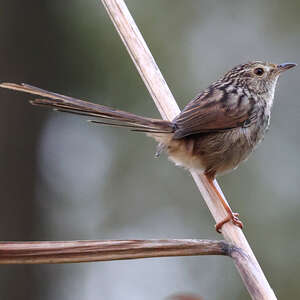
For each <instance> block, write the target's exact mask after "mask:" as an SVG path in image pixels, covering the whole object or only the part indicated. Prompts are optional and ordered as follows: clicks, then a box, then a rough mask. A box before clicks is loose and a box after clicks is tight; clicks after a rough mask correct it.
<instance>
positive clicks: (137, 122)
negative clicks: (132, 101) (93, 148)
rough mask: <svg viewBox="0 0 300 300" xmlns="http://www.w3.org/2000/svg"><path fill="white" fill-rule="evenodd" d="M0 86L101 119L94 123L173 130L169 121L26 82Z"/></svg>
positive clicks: (37, 102) (142, 129)
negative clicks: (48, 89) (59, 92)
mask: <svg viewBox="0 0 300 300" xmlns="http://www.w3.org/2000/svg"><path fill="white" fill-rule="evenodd" d="M0 87H2V88H6V89H10V90H15V91H21V92H25V93H29V94H33V95H38V96H41V97H45V99H44V98H41V99H40V98H38V99H34V100H32V101H30V103H31V104H33V105H37V106H44V107H51V108H53V109H55V110H57V111H62V112H68V113H73V114H78V115H84V116H88V117H95V118H100V119H102V120H101V121H100V120H99V121H98V120H90V121H91V122H93V123H96V124H103V125H110V126H117V127H126V128H129V129H131V130H133V131H139V132H146V133H172V132H174V128H173V125H172V123H171V122H169V121H165V120H160V119H152V118H146V117H142V116H138V115H135V114H132V113H129V112H125V111H122V110H117V109H113V108H111V107H108V106H103V105H99V104H96V103H91V102H87V101H84V100H79V99H75V98H72V97H68V96H64V95H60V94H57V93H53V92H49V91H46V90H43V89H40V88H37V87H34V86H31V85H28V84H24V83H23V84H15V83H2V84H0ZM104 120H110V121H104Z"/></svg>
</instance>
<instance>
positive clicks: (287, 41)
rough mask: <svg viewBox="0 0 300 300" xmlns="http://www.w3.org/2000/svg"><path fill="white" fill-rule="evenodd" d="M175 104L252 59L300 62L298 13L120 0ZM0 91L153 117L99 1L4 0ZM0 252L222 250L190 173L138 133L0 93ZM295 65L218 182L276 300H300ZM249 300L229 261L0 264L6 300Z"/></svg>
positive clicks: (279, 4) (263, 5) (280, 8)
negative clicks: (193, 298)
mask: <svg viewBox="0 0 300 300" xmlns="http://www.w3.org/2000/svg"><path fill="white" fill-rule="evenodd" d="M126 2H127V5H128V7H129V9H130V10H131V12H132V14H133V16H134V18H135V20H136V22H137V24H138V26H139V28H140V29H141V31H142V33H143V35H144V38H145V39H146V41H147V43H148V45H149V47H150V49H151V51H152V53H153V55H154V57H155V59H156V60H157V63H158V65H159V66H160V68H161V70H162V72H163V74H164V76H165V78H166V81H167V82H168V84H169V86H170V88H171V90H172V91H173V93H174V95H175V98H176V99H177V101H178V103H179V104H180V106H181V107H183V106H184V105H185V104H186V103H187V102H188V101H189V100H190V99H191V98H192V97H193V96H194V95H195V94H196V93H197V92H198V91H199V90H201V89H202V88H205V87H206V86H207V85H208V84H209V83H210V82H211V81H213V80H215V79H217V78H218V77H219V76H220V75H221V74H223V73H224V72H226V71H227V70H228V69H230V68H231V67H233V66H234V65H236V64H239V63H243V62H246V61H248V60H253V59H255V60H256V59H258V60H268V61H271V62H274V63H282V62H286V61H292V62H298V63H299V62H300V51H299V47H300V34H299V32H300V19H299V10H300V2H299V1H297V0H294V1H293V0H286V1H284V2H283V1H279V0H276V1H271V0H269V1H267V0H264V1H262V0H255V1H233V0H228V1H212V0H205V1H204V0H203V1H181V0H164V1H161V0H152V1H145V0H144V1H141V0H128V1H126ZM0 34H1V43H0V62H1V63H0V66H1V68H0V80H1V81H13V82H26V83H30V84H33V85H36V86H39V87H42V88H45V89H48V90H51V91H56V92H59V93H63V94H67V95H71V96H74V97H78V98H83V99H89V100H91V101H94V102H97V103H102V104H106V105H110V106H113V107H118V108H121V109H124V110H128V111H131V112H134V113H139V114H143V115H147V116H150V117H151V116H152V117H158V116H159V115H158V112H157V110H156V108H155V106H154V104H153V102H152V100H151V98H150V96H149V94H148V92H147V90H146V88H145V86H144V84H143V82H142V80H141V79H140V77H139V75H138V74H137V71H136V70H135V67H134V65H133V63H132V62H131V60H130V58H129V56H128V54H127V53H126V50H125V48H124V46H123V45H122V43H121V40H120V38H119V37H118V35H117V33H116V31H115V29H114V28H113V26H112V24H111V21H110V20H109V18H108V16H107V14H106V12H105V10H104V8H103V6H102V4H101V3H99V1H98V0H85V1H83V0H81V1H80V0H73V1H59V0H51V1H50V0H47V1H46V0H45V1H41V0H36V1H34V0H28V1H17V0H10V1H4V0H2V1H0ZM0 98H1V111H0V153H1V155H0V166H1V167H0V195H1V211H0V220H1V227H0V240H72V239H132V238H135V239H138V238H140V239H148V238H209V239H220V238H222V237H221V236H220V235H218V234H217V233H216V232H215V231H214V221H213V219H212V217H211V215H210V213H209V212H208V209H207V207H206V206H205V204H204V202H203V200H202V198H201V196H200V194H199V192H198V190H197V188H196V186H195V184H194V182H193V180H192V179H191V177H190V175H189V174H188V173H187V172H186V171H184V170H182V169H179V168H176V167H175V166H173V165H172V164H171V163H170V162H169V161H168V160H167V158H166V157H165V156H162V157H161V158H159V159H155V158H154V152H155V143H154V142H153V141H152V140H150V139H147V138H145V137H144V136H143V134H137V133H128V132H127V131H126V130H122V129H116V128H107V127H101V126H95V125H91V124H88V123H87V122H85V120H84V118H82V117H77V116H72V115H67V114H60V113H54V112H49V111H46V110H43V109H40V108H34V107H32V106H30V105H29V104H28V101H27V100H28V99H29V98H30V97H28V96H27V95H23V94H17V93H14V92H10V91H6V90H1V91H0ZM299 115H300V102H299V69H295V70H293V71H291V72H287V73H286V74H284V76H282V78H281V79H280V80H279V86H278V88H277V92H276V99H275V106H274V109H273V115H272V121H271V129H270V131H269V132H268V134H267V136H266V138H265V140H264V142H263V143H262V144H261V146H260V147H259V148H258V149H257V151H256V152H255V153H254V155H252V156H251V158H250V159H249V160H248V161H247V162H246V163H244V164H242V166H241V167H240V168H239V169H238V170H237V171H235V172H233V173H231V174H228V175H226V176H224V177H222V178H220V179H219V182H220V184H221V186H222V188H223V191H224V193H225V194H226V195H227V198H228V200H229V201H230V203H231V205H232V207H233V208H234V210H236V211H239V212H240V215H241V218H242V220H243V221H244V223H245V230H244V232H245V234H246V236H247V237H248V239H249V242H250V244H251V245H252V247H253V250H254V252H255V253H256V255H257V258H258V260H259V261H260V263H261V265H262V268H263V270H264V271H265V273H266V276H267V278H268V279H269V282H270V284H271V286H272V287H273V288H274V290H275V293H276V294H277V296H278V298H279V299H296V298H298V297H299V294H300V286H299V277H300V268H299V267H300V256H299V247H300V236H299V227H300V218H299V212H300V201H299V168H300V158H299V145H300V136H299V128H300V126H299V123H300V118H299ZM177 292H188V293H194V294H199V295H202V296H203V297H204V298H205V299H209V300H217V299H240V300H242V299H249V296H248V294H247V292H246V290H245V288H244V287H243V284H242V282H241V279H240V277H239V275H238V274H237V271H236V270H235V268H234V266H233V264H232V262H231V261H230V259H228V258H223V257H185V258H164V259H148V260H137V261H122V262H105V263H89V264H77V265H42V266H1V267H0V299H7V300H13V299H30V300H37V299H43V300H54V299H55V300H71V299H72V300H73V299H85V300H92V299H111V300H120V299H122V300H123V299H124V300H127V299H129V300H140V299H143V300H154V299H164V298H165V297H167V296H169V295H171V294H174V293H177Z"/></svg>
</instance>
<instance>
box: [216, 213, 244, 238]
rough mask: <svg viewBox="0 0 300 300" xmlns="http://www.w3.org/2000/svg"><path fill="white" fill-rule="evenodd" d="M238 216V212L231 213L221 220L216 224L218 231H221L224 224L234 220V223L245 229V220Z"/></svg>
mask: <svg viewBox="0 0 300 300" xmlns="http://www.w3.org/2000/svg"><path fill="white" fill-rule="evenodd" d="M238 217H239V214H238V213H232V214H229V215H228V216H227V217H226V218H225V219H224V220H222V221H221V222H219V223H217V224H216V225H215V228H216V231H217V232H219V233H221V229H222V227H223V225H224V224H225V223H227V222H229V221H232V223H233V224H234V225H236V226H238V227H240V228H241V229H243V226H244V225H243V222H242V221H241V220H240V219H239V218H238Z"/></svg>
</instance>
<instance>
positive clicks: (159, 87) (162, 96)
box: [102, 0, 276, 299]
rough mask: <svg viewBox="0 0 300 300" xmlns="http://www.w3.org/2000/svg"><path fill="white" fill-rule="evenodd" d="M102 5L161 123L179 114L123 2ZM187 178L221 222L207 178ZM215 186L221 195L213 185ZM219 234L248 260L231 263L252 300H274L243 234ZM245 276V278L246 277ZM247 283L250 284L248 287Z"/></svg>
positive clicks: (225, 230)
mask: <svg viewBox="0 0 300 300" xmlns="http://www.w3.org/2000/svg"><path fill="white" fill-rule="evenodd" d="M102 3H103V5H104V6H105V8H106V10H107V12H108V14H109V16H110V18H111V20H112V22H113V24H114V25H115V28H116V30H117V31H118V33H119V34H120V37H121V39H122V41H123V43H124V44H125V46H126V48H127V50H128V52H129V54H130V56H131V58H132V60H133V62H134V63H135V66H136V68H137V69H138V71H139V73H140V76H141V77H142V79H143V81H144V83H145V85H146V86H147V88H148V90H149V92H150V94H151V96H152V98H153V100H154V102H155V104H156V106H157V108H158V110H159V112H160V114H161V116H162V117H163V118H164V119H168V120H172V119H173V118H174V117H175V116H176V115H177V114H178V113H179V111H180V110H179V107H178V105H177V103H176V101H175V99H174V97H173V95H172V93H171V91H170V89H169V87H168V85H167V83H166V82H165V80H164V78H163V76H162V74H161V72H160V70H159V68H158V66H157V65H156V63H155V60H154V58H153V56H152V54H151V52H150V50H149V48H148V47H147V45H146V42H145V41H144V39H143V37H142V35H141V33H140V31H139V29H138V28H137V25H136V24H135V22H134V20H133V18H132V16H131V14H130V12H129V10H128V8H127V6H126V4H125V2H124V1H123V0H102ZM191 174H192V176H193V178H194V180H195V182H196V184H197V187H198V189H199V190H200V192H201V194H202V196H203V198H204V200H205V202H206V204H207V206H208V208H209V210H210V212H211V214H212V215H213V217H214V219H215V221H216V222H219V221H221V220H223V219H224V217H225V216H226V212H225V210H224V208H223V206H222V205H221V204H220V202H219V200H218V197H217V195H216V194H215V192H214V191H213V190H212V189H211V188H210V186H209V183H208V180H207V178H206V177H205V176H204V175H201V174H197V173H196V172H191ZM216 185H217V187H218V189H219V191H220V192H221V193H222V191H221V189H220V187H219V186H218V184H217V183H216ZM222 234H223V236H224V237H225V239H226V241H228V242H229V243H232V244H233V245H235V246H237V247H238V248H241V249H242V250H243V251H244V252H245V253H246V255H247V257H248V260H247V262H248V263H247V264H243V266H241V265H239V264H238V263H237V261H235V265H236V267H237V269H238V271H239V273H240V275H241V277H242V279H243V281H244V283H245V285H246V286H247V289H248V291H249V293H250V295H251V297H252V299H276V296H275V294H274V292H273V290H272V289H271V287H270V285H269V283H268V281H267V279H266V277H265V275H264V273H263V271H262V269H261V268H260V266H259V264H258V262H257V260H256V258H255V256H254V254H253V252H252V250H251V248H250V246H249V244H248V242H247V240H246V238H245V236H244V234H243V232H242V231H241V230H240V229H239V228H238V227H237V226H234V225H233V224H232V223H227V224H225V225H224V226H223V227H222ZM245 274H247V276H246V275H245ZM250 281H251V283H249V282H250ZM249 287H253V288H249ZM254 290H255V293H254Z"/></svg>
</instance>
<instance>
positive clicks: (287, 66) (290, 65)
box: [277, 63, 297, 73]
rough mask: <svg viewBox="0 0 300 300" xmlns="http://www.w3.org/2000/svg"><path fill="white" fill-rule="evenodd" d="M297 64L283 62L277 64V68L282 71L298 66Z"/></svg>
mask: <svg viewBox="0 0 300 300" xmlns="http://www.w3.org/2000/svg"><path fill="white" fill-rule="evenodd" d="M296 66H297V64H294V63H283V64H280V65H277V70H278V72H279V73H281V72H284V71H286V70H289V69H291V68H294V67H296Z"/></svg>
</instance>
